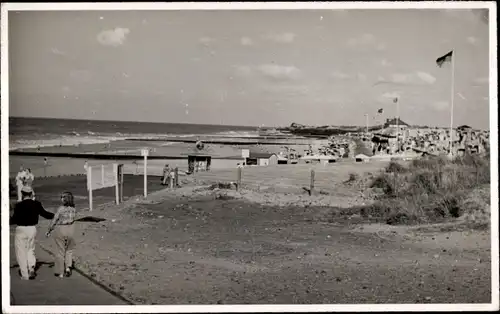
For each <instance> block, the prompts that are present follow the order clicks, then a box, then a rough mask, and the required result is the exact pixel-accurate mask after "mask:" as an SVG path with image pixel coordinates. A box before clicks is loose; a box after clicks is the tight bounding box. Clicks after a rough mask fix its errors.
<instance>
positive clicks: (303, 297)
mask: <svg viewBox="0 0 500 314" xmlns="http://www.w3.org/2000/svg"><path fill="white" fill-rule="evenodd" d="M218 193H220V192H217V191H216V192H213V193H207V191H206V190H203V189H200V188H195V187H184V188H182V189H178V190H175V191H173V192H172V191H159V192H156V193H154V194H152V195H150V196H149V197H148V200H140V199H137V200H136V199H130V200H129V201H128V202H127V203H126V204H124V205H123V206H112V205H109V206H106V207H105V208H103V209H102V210H98V211H95V212H94V213H93V214H94V215H97V216H98V217H102V218H106V219H107V220H106V221H104V222H101V223H97V224H90V223H79V225H78V233H77V234H78V237H77V250H76V258H77V262H78V265H79V267H81V268H83V269H84V270H85V271H86V272H89V273H90V274H91V275H92V276H94V277H95V278H96V279H98V280H100V281H102V282H104V283H106V284H107V285H108V286H109V287H110V288H112V289H114V290H116V291H117V292H119V293H121V294H122V295H124V296H125V297H126V298H128V299H131V300H132V301H133V302H135V303H136V304H270V303H274V304H307V303H337V304H338V303H343V304H345V303H479V302H490V301H491V300H490V295H491V292H490V282H491V281H490V270H491V266H490V257H489V256H490V251H489V249H490V244H489V235H488V233H485V232H473V233H470V234H467V233H465V232H443V233H439V234H436V233H434V234H426V233H425V232H421V231H417V230H412V229H411V228H408V227H401V228H399V229H398V231H397V232H392V231H394V228H391V227H388V226H385V225H373V224H370V225H368V226H375V227H373V228H371V229H369V228H367V225H365V224H364V222H363V221H359V220H356V219H349V217H339V218H338V219H337V220H335V221H330V222H328V223H326V222H325V221H324V220H323V219H321V217H323V216H324V214H325V208H324V207H307V208H306V207H304V206H288V207H286V208H281V207H276V206H273V205H272V204H271V205H267V206H266V205H262V204H256V203H253V202H249V201H247V200H245V199H243V198H239V199H232V198H216V197H215V196H216V195H217V194H218ZM330 210H335V208H331V209H330ZM44 223H45V222H44ZM125 235H126V241H125V240H124V236H125ZM39 241H40V245H43V246H46V247H50V248H51V249H53V243H52V242H51V241H49V240H46V239H42V238H41V237H40V239H39Z"/></svg>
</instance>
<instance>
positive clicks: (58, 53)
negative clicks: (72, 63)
mask: <svg viewBox="0 0 500 314" xmlns="http://www.w3.org/2000/svg"><path fill="white" fill-rule="evenodd" d="M50 51H51V52H52V53H53V54H55V55H58V56H65V55H66V53H65V52H64V51H61V50H59V49H57V48H52V49H50Z"/></svg>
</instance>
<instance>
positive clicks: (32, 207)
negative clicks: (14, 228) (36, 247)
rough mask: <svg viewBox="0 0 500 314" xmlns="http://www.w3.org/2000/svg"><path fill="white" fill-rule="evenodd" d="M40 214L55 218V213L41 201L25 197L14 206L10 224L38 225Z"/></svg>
mask: <svg viewBox="0 0 500 314" xmlns="http://www.w3.org/2000/svg"><path fill="white" fill-rule="evenodd" d="M39 216H42V217H43V218H45V219H52V218H54V214H53V213H51V212H48V211H46V210H45V209H44V208H43V206H42V204H41V203H40V202H39V201H35V200H32V199H25V200H23V201H21V202H19V203H17V204H16V206H15V207H14V214H13V215H12V217H10V225H18V226H25V227H27V226H36V225H37V224H38V217H39Z"/></svg>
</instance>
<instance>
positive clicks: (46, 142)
mask: <svg viewBox="0 0 500 314" xmlns="http://www.w3.org/2000/svg"><path fill="white" fill-rule="evenodd" d="M256 135H258V134H257V133H256V132H246V131H241V132H237V131H226V132H219V133H214V134H158V133H142V134H138V133H121V132H115V133H110V134H104V133H98V132H92V131H88V132H87V135H86V134H85V133H83V134H81V133H78V132H76V131H73V132H71V133H70V134H67V135H62V136H61V135H54V134H42V133H38V134H33V135H31V136H29V137H27V136H13V135H10V138H9V149H10V150H16V149H27V148H37V147H53V146H78V145H90V144H106V143H110V142H113V141H119V140H125V139H127V138H135V139H144V140H152V139H153V140H155V139H156V140H158V139H160V140H161V139H166V138H193V137H200V138H207V137H252V136H256Z"/></svg>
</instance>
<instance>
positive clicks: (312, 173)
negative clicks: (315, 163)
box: [309, 169, 314, 195]
mask: <svg viewBox="0 0 500 314" xmlns="http://www.w3.org/2000/svg"><path fill="white" fill-rule="evenodd" d="M309 190H310V191H311V195H312V194H313V191H314V169H311V186H310V189H309Z"/></svg>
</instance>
